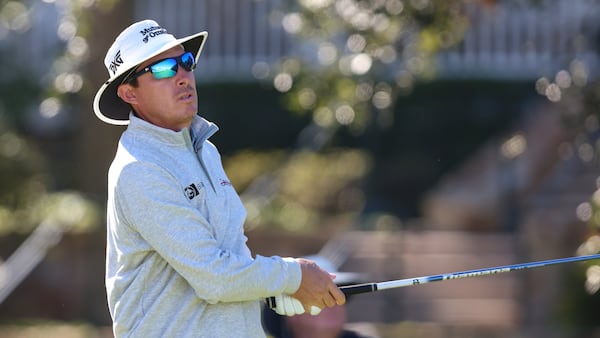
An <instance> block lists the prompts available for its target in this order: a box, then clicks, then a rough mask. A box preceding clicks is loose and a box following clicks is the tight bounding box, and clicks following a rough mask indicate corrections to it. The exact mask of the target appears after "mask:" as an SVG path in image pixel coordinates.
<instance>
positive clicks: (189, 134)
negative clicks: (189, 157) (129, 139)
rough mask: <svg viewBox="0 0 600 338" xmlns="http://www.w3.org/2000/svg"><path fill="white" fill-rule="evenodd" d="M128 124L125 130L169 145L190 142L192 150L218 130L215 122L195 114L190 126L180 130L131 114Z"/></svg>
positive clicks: (197, 148)
mask: <svg viewBox="0 0 600 338" xmlns="http://www.w3.org/2000/svg"><path fill="white" fill-rule="evenodd" d="M129 121H130V122H129V126H128V127H127V131H129V132H135V133H136V134H138V135H144V136H145V137H148V138H152V139H153V140H155V141H156V142H158V143H163V144H169V145H185V144H192V145H193V146H194V150H196V151H197V150H199V149H200V148H201V147H202V144H203V143H204V142H205V141H206V140H208V138H209V137H211V136H212V135H213V134H214V133H216V132H217V131H218V130H219V127H217V125H216V124H214V123H212V122H209V121H207V120H205V119H204V118H202V117H200V116H198V115H196V117H194V120H193V121H192V124H191V126H190V128H184V129H182V130H180V131H173V130H170V129H165V128H161V127H158V126H155V125H153V124H152V123H149V122H147V121H145V120H142V119H140V118H139V117H136V116H135V115H133V114H130V116H129Z"/></svg>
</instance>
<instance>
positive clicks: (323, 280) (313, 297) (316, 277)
mask: <svg viewBox="0 0 600 338" xmlns="http://www.w3.org/2000/svg"><path fill="white" fill-rule="evenodd" d="M296 261H297V262H298V263H300V267H301V269H302V282H300V287H299V288H298V290H297V291H296V293H294V294H293V295H291V296H292V297H294V298H296V299H298V300H299V301H300V302H301V303H302V305H303V306H304V308H305V309H311V307H312V306H316V307H318V308H320V309H324V308H326V307H333V306H336V305H344V304H345V303H346V296H345V295H344V293H343V292H342V291H341V290H340V289H339V288H338V287H337V285H336V284H335V283H334V282H333V279H334V278H335V275H333V274H330V273H329V272H327V271H325V270H323V269H321V268H320V267H319V266H318V265H317V264H316V263H315V262H313V261H311V260H308V259H305V258H297V259H296Z"/></svg>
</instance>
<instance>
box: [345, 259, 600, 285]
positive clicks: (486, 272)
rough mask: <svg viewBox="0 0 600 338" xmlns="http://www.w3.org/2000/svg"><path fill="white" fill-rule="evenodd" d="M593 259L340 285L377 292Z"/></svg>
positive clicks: (553, 261) (556, 261)
mask: <svg viewBox="0 0 600 338" xmlns="http://www.w3.org/2000/svg"><path fill="white" fill-rule="evenodd" d="M592 259H600V254H596V255H587V256H577V257H567V258H558V259H551V260H546V261H538V262H530V263H521V264H513V265H505V266H496V267H491V268H483V269H475V270H467V271H460V272H450V273H445V274H441V275H431V276H423V277H416V278H406V279H398V280H392V281H387V282H378V283H364V284H355V285H347V286H342V287H340V290H342V292H343V293H344V294H346V295H354V294H359V293H368V292H375V291H379V290H387V289H394V288H401V287H405V286H411V285H420V284H427V283H431V282H438V281H444V280H450V279H459V278H469V277H479V276H486V275H495V274H499V273H504V272H510V271H517V270H525V269H532V268H541V267H544V266H549V265H556V264H564V263H572V262H581V261H588V260H592Z"/></svg>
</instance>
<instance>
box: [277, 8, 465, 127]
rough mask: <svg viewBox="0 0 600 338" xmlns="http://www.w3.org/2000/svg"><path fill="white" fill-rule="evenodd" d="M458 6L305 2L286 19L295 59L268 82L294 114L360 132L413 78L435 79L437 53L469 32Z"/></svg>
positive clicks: (283, 64) (388, 107) (406, 89)
mask: <svg viewBox="0 0 600 338" xmlns="http://www.w3.org/2000/svg"><path fill="white" fill-rule="evenodd" d="M462 5H463V1H462V0H448V1H400V0H369V1H358V0H303V1H299V2H298V4H297V6H294V7H293V8H289V10H288V13H286V14H285V15H284V16H283V19H282V23H283V26H284V28H285V29H286V30H287V31H288V32H290V33H293V34H295V35H296V36H297V37H298V38H299V40H300V41H299V42H298V44H299V45H300V46H301V48H300V53H298V55H295V56H293V57H290V58H288V59H285V60H282V61H281V63H280V64H279V65H277V70H276V72H275V76H274V78H273V81H274V85H275V87H276V88H277V89H278V90H280V91H281V92H286V93H288V95H287V105H288V107H289V108H290V109H291V110H294V111H297V112H303V113H309V112H310V113H312V115H313V119H314V120H315V122H316V123H317V124H319V125H320V126H321V127H323V128H332V129H337V128H338V127H339V126H341V125H343V126H347V127H348V128H349V129H351V130H353V131H354V132H355V133H357V134H362V133H364V132H365V130H367V129H368V128H369V127H370V126H371V125H372V124H373V123H378V124H383V126H386V125H387V123H389V120H385V119H380V118H379V115H381V114H385V113H386V112H389V111H391V110H393V105H394V101H395V98H396V97H397V96H398V95H399V94H403V93H407V92H410V90H411V89H412V87H413V86H414V82H415V81H416V80H417V79H429V78H432V77H433V76H434V75H435V63H434V62H433V59H434V56H435V54H436V53H437V52H438V51H439V50H441V49H443V48H448V47H450V46H452V45H454V44H456V43H457V42H459V41H460V40H461V38H462V36H463V34H464V31H465V29H466V20H465V16H464V13H463V11H462V7H461V6H462Z"/></svg>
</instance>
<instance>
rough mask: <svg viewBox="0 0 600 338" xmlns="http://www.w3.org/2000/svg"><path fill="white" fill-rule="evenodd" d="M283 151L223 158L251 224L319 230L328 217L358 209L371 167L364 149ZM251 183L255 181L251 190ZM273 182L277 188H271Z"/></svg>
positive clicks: (246, 152)
mask: <svg viewBox="0 0 600 338" xmlns="http://www.w3.org/2000/svg"><path fill="white" fill-rule="evenodd" d="M283 155H284V154H282V153H281V152H279V151H275V152H250V151H244V152H241V153H239V154H236V155H234V156H231V157H229V158H227V159H226V160H225V161H224V165H225V170H226V171H227V172H228V175H229V178H230V179H231V182H232V183H233V185H234V186H236V188H237V189H238V190H241V191H242V193H241V195H242V198H243V199H244V203H245V205H246V207H247V209H248V212H249V217H248V220H249V221H248V222H249V227H259V226H267V227H271V228H279V229H283V230H287V231H293V232H311V231H315V230H317V229H322V227H323V226H324V224H325V223H327V219H329V218H331V217H333V218H337V217H343V215H348V214H353V215H356V214H358V213H359V212H360V211H361V210H362V207H363V205H364V198H365V197H364V194H363V192H362V190H361V189H360V187H361V185H362V182H363V179H364V177H365V176H366V175H367V173H368V172H369V170H370V166H371V159H370V157H369V156H368V155H367V154H366V153H364V152H362V151H358V150H353V149H336V150H332V151H330V152H328V153H325V154H319V153H314V152H309V151H297V152H294V153H292V154H290V155H288V156H283ZM250 182H257V184H258V185H257V186H253V187H252V188H253V189H249V188H248V185H249V183H250ZM273 185H275V186H276V187H277V189H275V190H271V189H270V188H271V187H272V186H273ZM346 225H347V224H346Z"/></svg>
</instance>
